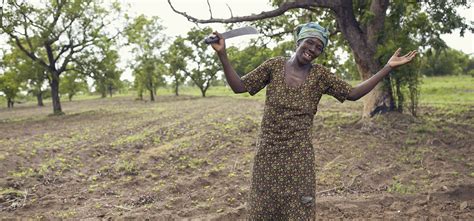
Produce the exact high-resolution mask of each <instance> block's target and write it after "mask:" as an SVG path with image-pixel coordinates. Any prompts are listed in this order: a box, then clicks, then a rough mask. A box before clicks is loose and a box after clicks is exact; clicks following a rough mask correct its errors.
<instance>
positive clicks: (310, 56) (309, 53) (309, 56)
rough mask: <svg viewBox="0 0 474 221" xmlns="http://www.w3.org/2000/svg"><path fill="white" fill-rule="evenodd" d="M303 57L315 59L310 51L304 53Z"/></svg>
mask: <svg viewBox="0 0 474 221" xmlns="http://www.w3.org/2000/svg"><path fill="white" fill-rule="evenodd" d="M303 55H304V56H306V57H308V58H309V59H313V57H314V54H313V53H311V52H309V51H304V52H303Z"/></svg>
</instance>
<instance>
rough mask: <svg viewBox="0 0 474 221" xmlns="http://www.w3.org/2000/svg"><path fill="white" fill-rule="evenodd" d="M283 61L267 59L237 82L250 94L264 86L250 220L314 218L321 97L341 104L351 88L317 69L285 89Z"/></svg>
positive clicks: (326, 70)
mask: <svg viewBox="0 0 474 221" xmlns="http://www.w3.org/2000/svg"><path fill="white" fill-rule="evenodd" d="M287 60H288V58H285V57H276V58H272V59H269V60H267V61H265V62H264V63H263V64H261V65H260V66H259V67H257V68H256V69H255V70H253V71H251V72H250V73H248V74H247V75H245V76H244V77H242V82H243V84H244V86H245V88H246V89H247V91H248V92H249V93H250V94H251V95H254V94H256V93H257V92H259V91H260V90H261V89H263V88H264V87H265V86H267V92H266V93H267V95H266V100H265V109H264V113H263V119H262V123H261V132H260V135H259V139H258V142H257V153H256V156H255V160H254V166H253V173H252V184H251V189H250V199H249V219H250V220H309V219H314V214H315V189H316V187H315V185H316V179H315V176H316V175H315V162H314V161H315V156H314V150H313V146H312V143H311V140H312V139H311V128H312V126H313V118H314V115H315V114H316V111H317V106H318V103H319V100H320V98H321V96H322V95H323V94H329V95H331V96H333V97H335V98H336V99H338V100H339V101H340V102H343V101H344V100H345V99H346V97H347V95H348V94H349V92H350V90H351V88H352V87H351V86H350V85H349V84H348V83H346V82H344V81H343V80H341V79H339V78H337V77H336V76H335V75H334V74H332V73H330V72H329V70H328V69H327V68H325V67H323V66H321V65H318V64H314V65H313V67H312V68H311V70H310V72H309V74H308V76H307V77H306V79H305V81H304V82H303V83H302V84H301V85H299V86H298V87H291V86H288V85H287V84H286V83H285V72H284V70H285V68H284V67H285V63H286V61H287Z"/></svg>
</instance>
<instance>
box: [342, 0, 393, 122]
mask: <svg viewBox="0 0 474 221" xmlns="http://www.w3.org/2000/svg"><path fill="white" fill-rule="evenodd" d="M387 7H388V0H374V1H372V3H371V11H372V12H373V13H374V19H372V20H371V21H370V22H369V23H368V24H366V25H365V26H361V25H360V24H359V23H358V22H357V20H356V19H355V15H354V12H353V8H352V2H351V1H347V2H343V5H341V6H340V7H338V8H335V9H334V11H335V13H336V20H337V24H338V26H339V28H340V30H341V33H342V34H343V35H344V38H345V39H346V40H347V41H348V43H349V46H350V48H351V49H352V52H353V54H354V59H355V61H356V63H357V69H358V70H359V73H360V75H361V78H362V79H363V80H366V79H368V78H370V77H372V76H373V75H374V74H375V73H377V72H378V71H379V70H380V69H381V68H382V66H381V64H380V63H379V62H378V61H377V60H376V58H375V54H376V51H377V46H378V35H379V33H380V31H383V29H384V24H383V23H384V18H385V12H386V9H387ZM385 81H386V82H387V81H388V83H389V82H390V79H389V78H387V79H385ZM363 102H364V108H363V111H362V117H372V116H374V115H375V114H378V113H383V112H387V111H390V110H393V108H394V102H393V96H392V91H391V87H384V86H383V82H380V83H379V84H377V86H375V88H374V89H373V90H372V91H371V92H370V93H368V94H367V95H365V96H364V97H363Z"/></svg>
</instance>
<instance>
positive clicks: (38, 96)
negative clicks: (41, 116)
mask: <svg viewBox="0 0 474 221" xmlns="http://www.w3.org/2000/svg"><path fill="white" fill-rule="evenodd" d="M36 100H37V101H38V106H39V107H43V106H44V104H43V91H40V92H39V93H38V94H36Z"/></svg>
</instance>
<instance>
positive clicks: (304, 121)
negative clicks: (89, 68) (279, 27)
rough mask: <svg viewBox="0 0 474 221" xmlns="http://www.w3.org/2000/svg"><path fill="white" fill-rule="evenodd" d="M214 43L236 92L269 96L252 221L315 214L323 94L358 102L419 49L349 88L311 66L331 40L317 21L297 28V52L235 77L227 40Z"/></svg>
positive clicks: (252, 195) (254, 182) (254, 177)
mask: <svg viewBox="0 0 474 221" xmlns="http://www.w3.org/2000/svg"><path fill="white" fill-rule="evenodd" d="M214 34H215V35H217V36H218V37H219V38H220V40H219V42H218V43H214V44H212V47H213V48H214V50H215V51H216V52H217V55H218V56H219V59H220V61H221V62H222V65H223V68H224V73H225V76H226V79H227V82H228V83H229V85H230V87H231V88H232V90H233V91H234V92H235V93H243V92H249V93H250V94H251V95H254V94H256V93H257V92H259V91H260V90H261V89H262V88H264V87H265V86H266V87H267V94H266V100H265V109H264V113H263V119H262V123H261V133H260V135H259V142H258V147H257V153H256V156H255V161H254V167H253V174H252V183H251V189H250V201H249V218H250V219H251V220H275V219H278V220H281V219H283V220H308V219H314V218H315V217H314V214H315V205H314V204H315V185H316V179H315V170H314V169H315V162H314V161H315V156H314V151H313V146H312V144H311V128H312V126H313V117H314V115H315V114H316V111H317V105H318V103H319V100H320V98H321V95H322V94H329V95H331V96H333V97H335V98H336V99H337V100H339V101H340V102H343V101H344V100H346V99H347V100H351V101H355V100H358V99H359V98H361V97H362V96H364V95H365V94H367V93H368V92H370V91H371V90H372V89H373V88H374V87H375V85H376V84H377V83H378V82H379V81H380V80H382V78H383V77H385V76H386V75H388V74H389V72H390V71H391V70H392V69H393V68H395V67H398V66H400V65H403V64H406V63H408V62H410V61H411V60H412V59H413V58H414V57H415V55H416V52H415V51H411V52H409V53H408V54H407V55H405V56H401V57H400V56H399V53H400V49H398V50H397V51H396V52H395V54H394V55H393V56H392V57H391V58H390V60H389V61H388V63H387V65H385V66H384V67H383V68H382V69H381V70H380V71H379V72H377V73H376V74H375V75H374V76H372V77H371V78H370V79H368V80H366V81H364V82H362V83H360V84H359V85H358V86H356V87H354V88H353V87H351V86H350V85H349V84H348V83H346V82H344V81H343V80H341V79H339V78H338V77H336V76H335V75H333V74H331V73H330V72H329V70H328V69H327V68H325V67H323V66H321V65H319V64H313V63H312V61H313V60H314V59H316V58H317V57H318V56H319V55H320V54H321V53H322V52H323V50H324V48H325V47H326V46H327V44H328V31H327V30H326V29H324V28H323V27H321V26H320V25H318V24H316V23H307V24H304V25H301V26H299V27H298V28H297V29H296V31H295V38H296V46H297V48H296V51H295V53H294V54H293V55H292V56H291V57H290V58H286V57H276V58H271V59H269V60H267V61H265V62H264V63H263V64H261V65H260V66H259V67H257V68H256V69H255V70H253V71H251V72H250V73H248V74H246V75H245V76H243V77H242V78H240V77H239V75H237V73H236V72H235V70H234V69H233V68H232V66H231V64H230V62H229V59H228V58H227V53H226V48H225V41H224V38H223V37H222V35H221V34H219V33H217V32H214Z"/></svg>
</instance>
